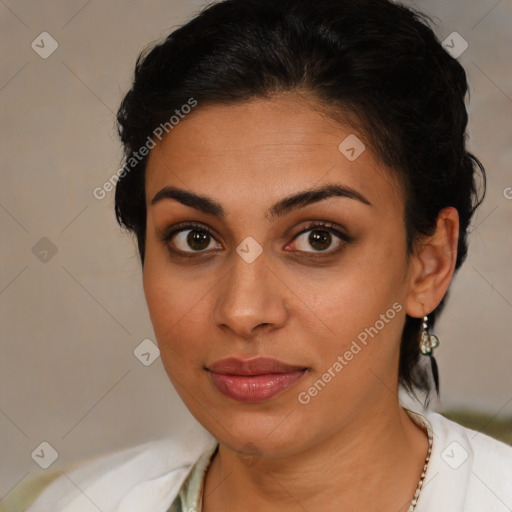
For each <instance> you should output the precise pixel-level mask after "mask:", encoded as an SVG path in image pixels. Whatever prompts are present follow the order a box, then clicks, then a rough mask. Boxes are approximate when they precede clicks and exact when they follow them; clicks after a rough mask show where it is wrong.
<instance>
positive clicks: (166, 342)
mask: <svg viewBox="0 0 512 512" xmlns="http://www.w3.org/2000/svg"><path fill="white" fill-rule="evenodd" d="M184 275H185V273H181V274H180V271H179V269H177V267H174V268H173V267H172V266H171V265H169V264H168V262H167V264H162V262H159V261H158V260H157V258H152V257H151V255H149V257H148V258H147V260H146V262H145V267H144V276H143V285H144V294H145V297H146V302H147V306H148V311H149V315H150V318H151V323H152V325H153V329H154V331H155V335H156V338H157V342H158V346H159V348H160V352H161V357H162V361H163V363H164V365H165V367H166V369H167V367H168V366H169V365H170V366H173V367H177V366H179V365H184V364H186V365H191V366H193V365H197V363H194V361H197V356H198V354H201V352H202V348H201V347H202V345H204V343H205V340H204V338H205V336H206V330H207V329H206V322H207V321H208V318H210V316H211V313H209V309H208V308H209V297H208V296H207V294H206V292H207V291H208V289H209V288H210V287H211V286H209V285H208V283H203V284H200V283H198V282H196V281H195V280H191V279H188V278H187V279H184V277H183V276H184Z"/></svg>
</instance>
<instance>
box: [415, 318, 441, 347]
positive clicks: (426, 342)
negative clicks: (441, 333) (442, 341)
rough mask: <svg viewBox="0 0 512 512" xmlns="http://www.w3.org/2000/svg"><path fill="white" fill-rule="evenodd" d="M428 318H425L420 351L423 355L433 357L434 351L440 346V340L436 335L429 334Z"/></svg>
mask: <svg viewBox="0 0 512 512" xmlns="http://www.w3.org/2000/svg"><path fill="white" fill-rule="evenodd" d="M427 322H428V317H427V316H424V317H423V325H422V331H421V338H420V350H421V353H422V354H423V355H426V356H430V355H432V350H433V349H434V348H436V347H438V346H439V338H438V337H437V336H436V335H435V334H430V335H429V334H428V333H427V327H428V324H427Z"/></svg>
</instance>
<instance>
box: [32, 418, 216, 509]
mask: <svg viewBox="0 0 512 512" xmlns="http://www.w3.org/2000/svg"><path fill="white" fill-rule="evenodd" d="M213 442H215V440H214V438H213V437H212V436H211V435H210V434H209V433H208V432H206V431H205V430H204V429H202V427H200V426H195V427H194V428H192V429H190V430H189V431H188V432H187V433H186V434H181V435H179V436H177V437H172V438H171V437H169V438H163V439H158V440H154V441H149V442H146V443H142V444H139V445H137V446H133V447H130V448H126V449H123V450H120V451H116V452H113V453H108V454H103V455H101V456H98V457H95V458H92V459H88V460H86V461H81V462H80V463H79V464H76V465H75V466H74V467H73V468H66V469H64V470H62V471H61V474H60V475H59V476H58V477H57V478H56V479H54V480H53V481H52V482H51V483H50V484H49V485H48V486H47V487H45V488H44V489H43V490H42V492H41V493H40V494H39V496H37V498H36V499H35V501H34V502H33V503H32V505H31V506H29V507H28V508H27V509H26V511H27V512H48V511H49V510H51V511H52V512H89V511H91V512H92V511H94V512H97V511H98V510H102V511H103V512H132V511H133V512H135V511H136V512H144V511H146V510H147V511H150V510H167V507H168V506H169V505H170V504H171V503H172V501H173V500H174V498H175V497H176V495H177V494H178V492H179V489H180V487H181V484H182V483H183V481H184V480H185V478H186V476H187V475H188V473H189V471H190V469H191V468H192V467H193V465H194V464H195V462H196V461H197V460H198V459H199V458H200V456H201V455H202V454H203V453H204V452H205V451H206V450H207V449H208V448H209V447H210V446H211V445H212V443H213Z"/></svg>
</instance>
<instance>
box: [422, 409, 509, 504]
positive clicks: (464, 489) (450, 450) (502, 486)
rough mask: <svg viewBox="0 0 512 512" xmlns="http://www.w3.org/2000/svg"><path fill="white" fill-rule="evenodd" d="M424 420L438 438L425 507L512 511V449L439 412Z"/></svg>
mask: <svg viewBox="0 0 512 512" xmlns="http://www.w3.org/2000/svg"><path fill="white" fill-rule="evenodd" d="M420 416H423V418H424V419H426V420H428V422H429V423H430V425H431V428H432V432H433V437H434V439H433V445H432V454H431V458H430V461H429V467H428V469H427V474H426V477H425V484H424V485H425V489H424V493H425V495H426V496H430V498H425V501H426V503H425V504H427V503H428V505H429V507H432V506H434V505H435V506H436V507H438V506H445V507H446V506H448V507H449V508H450V510H452V511H458V510H460V511H461V512H462V511H464V512H481V511H482V510H485V511H486V512H494V511H496V512H500V511H506V510H510V508H511V507H512V446H509V445H507V444H505V443H503V442H501V441H498V440H496V439H493V438H492V437H489V436H488V435H486V434H482V433H481V432H478V431H476V430H472V429H469V428H467V427H464V426H462V425H460V424H459V423H456V422H455V421H452V420H449V419H448V418H446V417H445V416H443V415H441V414H439V413H437V412H433V411H428V412H426V413H420ZM422 494H423V492H422ZM429 500H430V501H429ZM420 502H421V495H420ZM425 510H427V509H425Z"/></svg>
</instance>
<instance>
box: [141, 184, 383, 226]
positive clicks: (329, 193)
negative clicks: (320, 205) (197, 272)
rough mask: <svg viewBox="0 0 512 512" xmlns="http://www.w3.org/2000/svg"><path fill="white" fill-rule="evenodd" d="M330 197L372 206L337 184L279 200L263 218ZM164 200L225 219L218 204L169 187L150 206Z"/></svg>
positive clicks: (354, 192)
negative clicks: (172, 200) (343, 198)
mask: <svg viewBox="0 0 512 512" xmlns="http://www.w3.org/2000/svg"><path fill="white" fill-rule="evenodd" d="M330 197H345V198H348V199H354V200H356V201H359V202H361V203H363V204H365V205H368V206H373V205H372V203H370V201H368V199H366V197H364V196H363V195H362V194H361V193H360V192H358V191H357V190H354V189H353V188H350V187H346V186H342V185H338V184H328V185H324V186H322V187H318V188H312V189H308V190H304V191H302V192H298V193H296V194H293V195H291V196H288V197H285V198H283V199H280V200H279V201H278V202H277V203H275V204H274V205H272V206H271V207H270V208H269V209H268V210H267V212H266V213H265V217H266V218H267V219H269V220H272V221H275V220H276V219H278V218H280V217H282V216H284V215H286V214H287V213H289V212H291V211H292V210H296V209H298V208H304V207H305V206H308V205H310V204H313V203H317V202H319V201H323V200H324V199H328V198H330ZM164 199H174V200H176V201H178V202H180V203H181V204H183V205H185V206H190V207H191V208H195V209H196V210H199V211H201V212H203V213H207V214H209V215H214V216H215V217H218V218H220V219H225V218H226V212H225V210H224V208H222V206H221V205H220V203H218V202H217V201H215V200H214V199H211V198H209V197H207V196H202V195H199V194H196V193H195V192H190V191H188V190H183V189H180V188H176V187H170V186H168V187H164V188H163V189H162V190H160V191H159V192H157V193H156V195H155V196H154V197H153V199H152V200H151V205H152V206H153V205H155V204H157V203H159V202H160V201H162V200H164Z"/></svg>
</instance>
